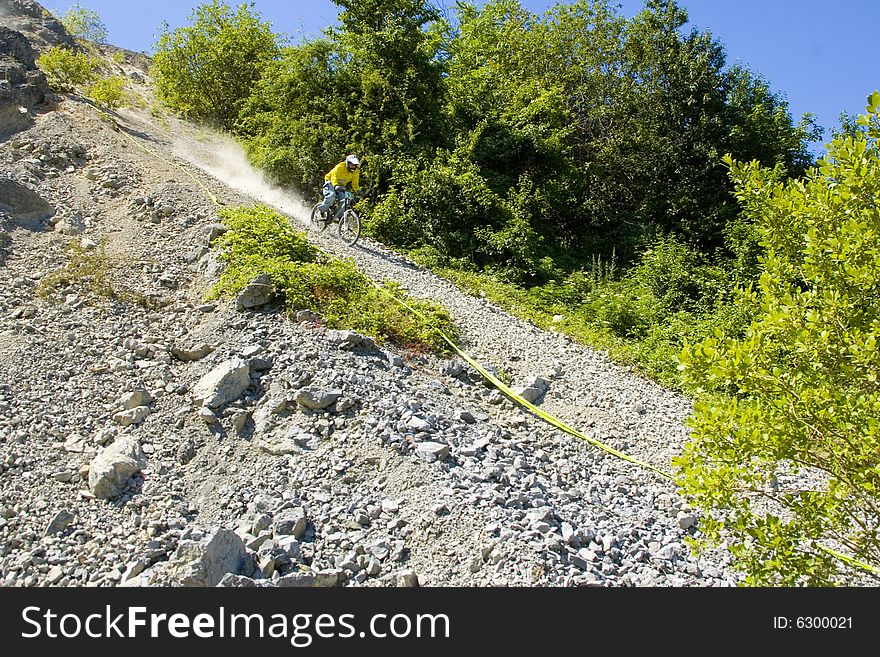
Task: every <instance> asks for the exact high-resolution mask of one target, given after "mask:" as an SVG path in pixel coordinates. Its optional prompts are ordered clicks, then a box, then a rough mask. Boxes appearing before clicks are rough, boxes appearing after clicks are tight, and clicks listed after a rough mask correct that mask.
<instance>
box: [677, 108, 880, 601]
mask: <svg viewBox="0 0 880 657" xmlns="http://www.w3.org/2000/svg"><path fill="white" fill-rule="evenodd" d="M878 112H880V93H878V92H876V91H875V92H874V93H873V94H872V95H871V96H870V97H869V105H868V108H867V114H866V115H865V116H863V117H861V118H860V120H859V122H860V124H861V125H862V126H863V127H865V128H866V133H867V134H865V133H859V134H855V135H845V134H844V135H839V136H838V137H836V138H835V139H834V141H833V142H832V143H831V145H830V147H829V149H828V154H827V155H826V156H825V157H824V158H823V159H822V160H820V161H819V166H818V168H817V169H813V170H811V171H810V172H809V173H808V175H807V176H806V178H805V179H803V180H795V181H790V182H783V181H782V180H781V179H780V178H781V176H780V167H777V168H776V169H767V168H763V167H761V166H759V165H758V164H757V163H756V162H752V163H750V164H740V163H738V162H736V161H734V160H732V159H728V164H729V165H730V170H731V176H732V178H733V180H734V182H735V184H736V195H737V197H738V199H739V200H740V202H741V203H742V205H743V207H744V211H745V213H746V214H747V215H748V216H749V217H750V218H751V219H752V220H753V221H754V223H755V226H756V227H757V229H758V230H759V233H760V239H761V245H762V247H763V249H764V256H763V273H762V274H761V277H760V280H759V282H758V285H757V287H756V288H755V289H746V290H744V294H745V296H746V297H747V298H750V299H751V300H752V301H753V302H754V303H756V304H760V308H761V312H760V314H759V317H758V318H757V320H756V321H754V322H753V323H752V325H751V326H750V328H749V329H748V331H747V333H746V335H745V337H743V338H741V339H733V338H731V337H726V336H724V335H723V334H722V335H720V336H717V337H715V338H712V339H709V340H706V341H704V342H702V343H701V344H697V345H693V346H689V347H687V348H686V349H685V350H684V351H683V352H682V354H681V356H680V358H681V367H682V368H683V370H684V372H685V374H686V375H687V377H688V378H689V380H690V381H691V382H692V383H693V384H694V385H696V386H699V387H700V388H701V389H702V390H703V391H704V392H705V393H706V396H705V397H704V398H703V399H702V400H701V401H700V402H699V403H698V404H697V406H696V413H695V415H694V416H693V418H692V420H691V427H692V429H693V438H692V442H691V443H690V444H689V445H688V446H687V447H686V449H685V451H684V454H683V457H682V459H681V467H682V472H683V475H684V478H683V482H684V490H685V492H686V493H687V495H688V496H689V497H690V498H691V501H692V502H693V503H694V504H696V505H699V506H700V507H702V508H704V509H706V511H707V512H708V516H709V517H707V518H706V519H705V521H704V523H703V524H702V525H701V529H702V530H703V531H704V533H705V534H706V536H707V537H708V539H709V540H711V541H719V540H721V539H722V538H726V539H728V544H729V545H730V546H731V550H732V551H733V553H734V555H735V556H736V558H737V559H736V561H737V565H738V566H739V567H740V568H742V570H743V571H744V572H745V573H746V574H747V576H748V581H749V582H750V583H753V584H762V585H792V584H799V583H807V584H820V585H824V584H830V583H833V582H835V581H836V578H837V577H838V576H839V569H840V568H841V566H842V564H843V562H841V561H836V560H835V559H834V558H833V557H832V556H831V555H830V554H829V553H828V552H827V551H825V550H823V549H822V548H823V546H824V547H827V548H832V549H838V550H843V551H846V552H849V553H850V554H852V555H854V556H855V557H857V558H858V559H861V560H862V561H864V562H867V563H869V564H873V566H875V567H877V566H880V532H878V529H880V505H878V487H880V469H878V466H877V464H878V460H880V424H878V418H880V388H878V385H877V381H878V379H880V356H878V353H880V352H878V350H877V341H878V337H880V304H878V303H877V299H878V298H880V274H878V272H880V213H878V212H877V201H876V199H877V198H878V197H880V153H878V150H877V142H876V140H877V138H878V136H880V114H878ZM806 474H810V475H812V476H811V477H809V478H807V479H799V478H797V475H806ZM789 482H791V483H789ZM804 482H807V483H804ZM813 482H818V483H813Z"/></svg>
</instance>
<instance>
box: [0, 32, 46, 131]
mask: <svg viewBox="0 0 880 657" xmlns="http://www.w3.org/2000/svg"><path fill="white" fill-rule="evenodd" d="M35 60H36V52H35V51H34V49H33V48H32V47H31V44H30V43H29V42H28V40H27V37H25V35H23V34H22V33H21V32H17V31H15V30H13V29H10V28H9V27H0V139H4V138H6V137H9V136H10V135H12V134H14V133H16V132H18V131H20V130H24V129H25V128H27V127H29V126H30V125H31V123H32V119H33V113H34V111H35V110H36V108H37V107H38V106H40V105H41V104H42V103H43V101H44V100H45V98H46V94H48V93H49V85H48V83H47V82H46V76H45V75H43V73H42V72H41V71H40V70H39V69H38V68H37V65H36V61H35Z"/></svg>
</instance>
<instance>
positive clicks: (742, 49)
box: [42, 0, 880, 137]
mask: <svg viewBox="0 0 880 657" xmlns="http://www.w3.org/2000/svg"><path fill="white" fill-rule="evenodd" d="M42 4H43V5H44V6H45V7H46V8H47V9H49V10H50V11H52V12H53V13H56V14H62V13H64V11H66V10H67V9H68V8H69V7H70V6H71V5H72V4H73V2H72V0H42ZM198 4H200V3H199V2H197V1H193V0H149V1H148V2H136V3H134V2H119V1H118V0H80V5H81V6H83V7H87V8H89V9H93V10H95V11H97V12H98V13H99V14H100V15H101V18H102V20H103V21H104V23H105V25H106V26H107V29H108V32H109V37H108V41H109V42H110V43H113V44H114V45H118V46H122V47H124V48H128V49H130V50H136V51H146V52H149V51H151V49H152V45H153V43H154V35H155V34H157V32H158V30H159V26H160V25H161V23H162V21H163V20H167V21H168V23H169V24H170V25H171V27H172V28H174V27H179V26H181V25H185V24H186V23H187V22H188V21H187V18H188V16H189V14H190V12H191V11H192V9H193V8H194V7H195V6H197V5H198ZM230 4H240V2H238V0H230ZM444 4H446V5H447V6H454V2H453V0H445V2H444ZM522 4H523V5H524V6H526V7H527V8H528V9H530V10H532V11H534V12H536V13H541V12H543V11H544V10H545V9H546V8H547V7H548V6H549V5H551V4H554V3H553V2H551V1H549V0H522ZM618 4H619V5H620V11H621V13H622V14H623V15H625V16H632V15H633V14H635V13H637V12H638V11H639V10H640V9H641V8H642V7H643V4H644V3H643V0H619V2H618ZM679 4H680V5H681V6H683V7H684V8H685V9H686V10H687V11H688V14H689V16H690V24H691V25H692V26H694V27H697V28H698V29H701V30H703V29H708V30H709V31H711V32H712V34H713V35H715V37H716V38H718V39H720V40H721V42H722V43H724V44H725V46H726V49H727V60H728V63H734V62H741V63H743V64H745V65H747V66H748V67H749V68H750V69H752V70H753V71H757V72H759V73H761V74H762V75H763V76H764V77H766V78H767V79H768V80H769V82H770V85H771V88H772V89H773V90H774V91H777V92H780V93H782V94H783V95H784V96H785V97H786V98H787V99H788V101H789V103H790V107H791V113H792V116H793V117H794V118H795V120H797V119H798V118H799V117H800V115H801V114H802V113H803V112H813V113H814V114H816V115H817V117H818V122H819V124H820V125H822V126H823V127H825V128H826V137H828V136H829V135H828V132H827V129H828V128H831V127H833V126H835V125H837V117H838V115H839V114H840V112H841V111H842V110H845V111H847V112H849V113H850V114H860V113H863V112H864V109H865V97H866V96H867V95H868V94H869V93H870V92H871V91H873V90H874V89H878V88H880V66H878V65H877V47H876V43H877V41H876V30H877V26H878V25H880V0H838V2H828V0H680V2H679ZM254 8H255V10H256V11H257V12H259V13H260V15H261V16H262V17H263V18H264V19H265V20H269V21H271V22H272V24H273V27H274V29H275V31H276V32H282V33H285V34H288V35H292V36H294V37H301V36H302V35H316V34H318V33H319V32H320V30H321V29H322V28H325V27H327V26H328V25H331V24H332V23H333V22H334V21H335V19H336V14H337V7H336V5H334V4H333V3H332V2H331V1H330V0H256V1H255V3H254Z"/></svg>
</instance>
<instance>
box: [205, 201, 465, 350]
mask: <svg viewBox="0 0 880 657" xmlns="http://www.w3.org/2000/svg"><path fill="white" fill-rule="evenodd" d="M221 217H222V219H223V221H224V224H225V225H226V226H227V227H228V230H227V232H226V233H224V234H223V235H222V236H221V237H219V238H218V239H217V241H216V242H215V248H216V249H217V250H218V252H219V257H220V259H221V260H222V261H223V262H225V263H226V269H225V270H224V272H223V274H222V275H221V277H220V280H219V282H218V283H217V284H216V285H215V286H214V288H213V289H212V291H211V293H210V295H211V296H212V297H219V296H232V295H235V294H237V293H238V292H239V291H241V289H242V288H244V287H245V286H246V285H247V284H248V283H250V282H251V281H252V280H253V279H254V278H256V277H257V276H259V275H261V274H268V275H269V277H270V279H271V281H272V284H273V287H274V288H275V291H276V293H277V294H279V295H280V296H281V298H282V299H283V302H284V306H285V308H286V309H287V310H288V311H289V312H291V313H294V312H296V311H297V310H302V309H306V308H308V309H311V310H314V311H317V312H319V313H320V314H321V315H322V316H323V318H324V321H326V322H327V324H328V325H330V326H333V327H336V328H346V329H354V330H356V331H361V332H363V333H366V334H368V335H371V336H373V337H375V338H376V339H377V340H378V341H379V342H380V343H381V342H383V341H386V340H387V341H390V342H394V343H396V344H399V345H402V346H404V347H407V348H410V349H413V350H432V351H445V350H446V349H447V348H448V347H447V345H446V343H445V342H444V341H443V339H442V338H441V337H440V335H439V334H438V333H437V329H439V330H442V331H444V332H445V333H446V334H447V335H450V336H454V335H455V329H454V327H453V325H452V321H451V318H450V316H449V313H448V312H447V311H446V310H445V309H444V308H443V307H442V306H440V305H438V304H436V303H433V302H430V301H425V300H421V299H407V297H406V294H405V293H404V292H403V291H402V290H400V289H399V288H397V287H395V286H394V285H393V284H387V285H386V289H387V290H388V292H391V293H393V294H395V295H396V296H398V297H399V298H402V299H404V300H406V301H407V303H408V304H409V305H410V306H411V307H413V308H415V309H416V310H417V311H418V313H419V314H413V313H411V312H409V311H408V310H406V309H405V308H403V307H402V306H401V305H400V304H398V303H397V302H395V301H394V300H393V299H392V298H390V297H389V296H388V294H386V293H383V292H382V291H381V290H379V289H377V288H376V287H375V286H374V285H372V283H371V282H370V280H369V279H368V278H367V277H366V276H365V275H364V274H362V273H361V272H360V271H358V269H357V267H355V265H354V264H353V263H352V262H350V261H345V260H338V259H334V258H331V257H329V256H327V255H326V254H324V253H323V252H321V251H320V250H318V249H317V248H316V247H314V246H313V245H312V244H310V243H309V242H308V240H307V239H306V237H305V235H304V234H303V233H300V232H297V231H295V230H294V229H293V228H292V227H291V226H290V223H289V221H288V220H287V219H286V218H285V217H284V216H283V215H280V214H278V213H277V212H275V211H274V210H272V209H270V208H268V207H266V206H262V205H259V206H255V207H250V208H244V207H240V208H232V209H224V210H223V211H222V212H221Z"/></svg>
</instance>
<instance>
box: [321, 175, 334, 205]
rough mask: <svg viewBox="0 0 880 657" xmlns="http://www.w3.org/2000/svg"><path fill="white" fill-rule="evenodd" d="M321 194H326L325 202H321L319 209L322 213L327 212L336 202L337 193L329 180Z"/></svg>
mask: <svg viewBox="0 0 880 657" xmlns="http://www.w3.org/2000/svg"><path fill="white" fill-rule="evenodd" d="M321 193H323V194H324V200H323V201H322V202H321V206H320V208H319V209H320V211H321V212H327V208H329V207H330V206H331V205H332V204H333V202H334V201H335V200H336V192H335V191H334V190H333V183H331V182H330V181H329V180H328V181H327V182H325V183H324V187H323V188H322V189H321Z"/></svg>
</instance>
